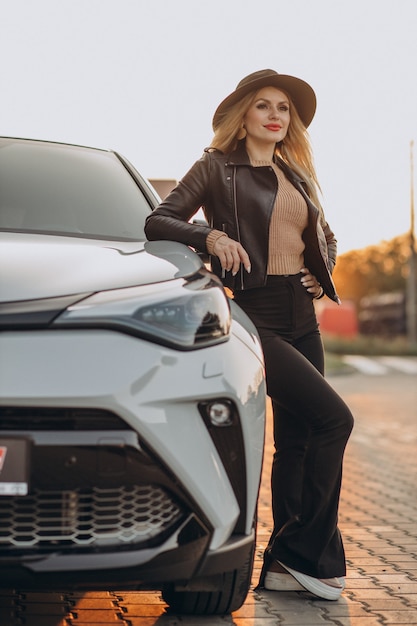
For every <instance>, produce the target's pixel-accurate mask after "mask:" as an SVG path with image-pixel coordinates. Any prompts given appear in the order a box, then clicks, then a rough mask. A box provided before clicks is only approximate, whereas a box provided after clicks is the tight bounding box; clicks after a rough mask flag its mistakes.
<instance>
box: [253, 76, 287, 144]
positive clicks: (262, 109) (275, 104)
mask: <svg viewBox="0 0 417 626" xmlns="http://www.w3.org/2000/svg"><path fill="white" fill-rule="evenodd" d="M243 124H244V126H245V128H246V135H247V137H250V138H251V139H252V140H255V141H257V142H258V141H261V142H266V143H274V144H275V143H277V142H279V141H282V140H283V139H284V137H285V135H286V134H287V131H288V126H289V124H290V103H289V100H288V97H287V96H286V95H285V93H283V92H282V91H280V90H279V89H276V87H263V88H262V89H261V90H260V91H258V93H257V94H256V96H255V100H254V101H253V103H252V104H251V106H250V107H249V109H248V111H247V113H246V115H245V117H244V118H243Z"/></svg>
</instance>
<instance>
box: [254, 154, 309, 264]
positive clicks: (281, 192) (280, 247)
mask: <svg viewBox="0 0 417 626" xmlns="http://www.w3.org/2000/svg"><path fill="white" fill-rule="evenodd" d="M251 163H252V165H253V166H254V167H260V166H265V165H269V166H271V167H272V168H273V170H274V172H275V174H276V176H277V178H278V193H277V197H276V200H275V206H274V210H273V213H272V217H271V224H270V227H269V255H268V269H267V273H268V274H275V275H277V274H278V275H283V274H298V272H299V271H300V270H301V268H302V267H304V254H303V253H304V248H305V245H304V241H303V239H302V234H303V231H304V229H305V228H306V226H307V220H308V211H307V203H306V201H305V200H304V198H303V196H302V195H301V194H300V192H299V191H297V190H296V188H295V187H294V185H292V184H291V183H290V182H289V180H288V179H287V178H286V177H285V175H284V173H283V172H282V170H281V169H280V168H279V167H278V166H277V165H276V164H275V163H272V162H271V161H256V160H252V161H251Z"/></svg>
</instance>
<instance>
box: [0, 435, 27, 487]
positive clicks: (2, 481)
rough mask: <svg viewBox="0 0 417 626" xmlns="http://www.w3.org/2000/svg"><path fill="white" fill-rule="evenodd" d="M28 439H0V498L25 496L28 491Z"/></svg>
mask: <svg viewBox="0 0 417 626" xmlns="http://www.w3.org/2000/svg"><path fill="white" fill-rule="evenodd" d="M29 454H30V442H29V440H28V439H23V438H17V437H0V496H26V495H27V494H28V491H29V467H30V465H29Z"/></svg>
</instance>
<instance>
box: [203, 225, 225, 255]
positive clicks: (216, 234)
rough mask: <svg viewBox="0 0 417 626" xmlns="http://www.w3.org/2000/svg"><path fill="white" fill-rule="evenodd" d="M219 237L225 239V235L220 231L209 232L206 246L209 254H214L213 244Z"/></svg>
mask: <svg viewBox="0 0 417 626" xmlns="http://www.w3.org/2000/svg"><path fill="white" fill-rule="evenodd" d="M220 237H227V233H224V232H223V231H222V230H211V231H210V232H209V234H208V235H207V238H206V246H207V252H208V253H209V254H214V252H213V249H214V246H215V243H216V241H217V240H218V239H220Z"/></svg>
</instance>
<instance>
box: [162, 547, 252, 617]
mask: <svg viewBox="0 0 417 626" xmlns="http://www.w3.org/2000/svg"><path fill="white" fill-rule="evenodd" d="M254 554H255V542H254V544H253V546H252V550H251V552H250V555H249V557H248V559H247V561H246V562H245V563H244V565H242V567H240V568H239V569H235V570H233V571H231V572H224V573H223V574H221V575H218V576H216V577H213V579H212V582H211V584H210V581H208V582H209V584H208V585H207V587H208V588H209V589H210V590H207V591H194V590H189V591H188V590H187V589H186V588H185V589H184V588H182V589H181V590H179V589H178V588H177V587H176V586H175V585H167V586H166V587H164V589H163V590H162V597H163V599H164V600H165V602H166V603H167V604H168V605H169V607H170V609H171V611H173V612H175V613H182V614H188V615H225V614H227V613H232V612H233V611H237V609H239V608H240V607H241V606H242V604H243V603H244V601H245V600H246V596H247V595H248V592H249V588H250V584H251V578H252V570H253V560H254ZM190 586H192V587H196V586H201V587H202V588H204V582H203V581H201V585H199V581H198V579H196V580H194V581H192V583H191V585H190Z"/></svg>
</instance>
